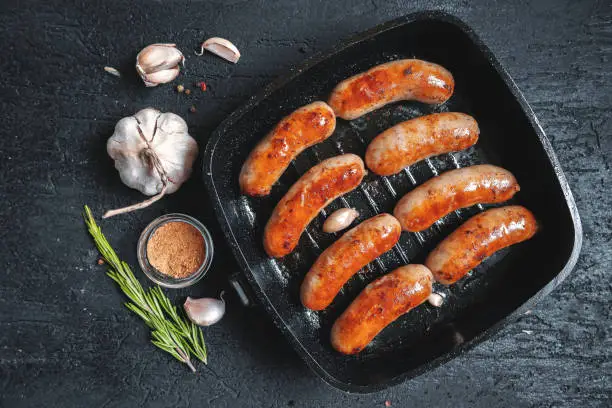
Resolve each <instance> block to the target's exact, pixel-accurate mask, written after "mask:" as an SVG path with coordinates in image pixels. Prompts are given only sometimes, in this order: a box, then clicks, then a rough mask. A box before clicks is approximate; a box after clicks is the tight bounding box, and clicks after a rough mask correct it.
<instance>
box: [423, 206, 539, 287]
mask: <svg viewBox="0 0 612 408" xmlns="http://www.w3.org/2000/svg"><path fill="white" fill-rule="evenodd" d="M537 229H538V225H537V223H536V220H535V217H534V216H533V214H532V213H531V211H529V210H528V209H526V208H525V207H521V206H519V205H513V206H507V207H501V208H493V209H490V210H487V211H484V212H482V213H480V214H476V215H475V216H473V217H472V218H470V219H469V220H467V221H466V222H465V223H463V225H461V226H460V227H459V228H457V229H456V230H455V231H453V233H452V234H450V235H449V236H448V237H446V238H445V239H444V240H443V241H442V242H441V243H440V244H439V245H438V246H437V247H436V248H435V249H434V250H433V251H432V252H431V253H430V254H429V256H428V257H427V260H426V261H425V265H427V267H428V268H429V269H431V272H432V273H433V274H434V277H435V278H436V280H437V281H438V282H440V283H443V284H445V285H450V284H451V283H455V282H457V281H458V280H459V279H461V278H462V277H463V276H465V274H467V273H468V272H469V271H470V270H472V269H474V268H475V267H476V266H478V265H479V264H480V263H481V262H482V261H483V260H484V259H485V258H486V257H488V256H491V255H492V254H493V253H494V252H495V251H498V250H500V249H502V248H505V247H507V246H510V245H513V244H516V243H519V242H522V241H525V240H528V239H529V238H531V237H532V236H533V235H534V234H535V233H536V231H537Z"/></svg>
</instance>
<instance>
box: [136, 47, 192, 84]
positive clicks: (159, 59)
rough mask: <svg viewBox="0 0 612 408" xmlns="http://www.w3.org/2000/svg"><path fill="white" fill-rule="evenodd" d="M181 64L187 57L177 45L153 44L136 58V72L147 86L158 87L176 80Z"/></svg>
mask: <svg viewBox="0 0 612 408" xmlns="http://www.w3.org/2000/svg"><path fill="white" fill-rule="evenodd" d="M180 63H183V64H184V63H185V57H184V56H183V54H182V53H181V52H180V51H179V50H178V49H177V48H176V44H151V45H149V46H148V47H145V48H144V49H143V50H142V51H140V52H139V53H138V55H137V56H136V71H138V74H139V75H140V77H141V78H142V80H143V81H144V83H145V85H146V86H149V87H151V86H157V85H159V84H165V83H166V82H170V81H172V80H174V78H176V77H177V76H178V74H179V64H180Z"/></svg>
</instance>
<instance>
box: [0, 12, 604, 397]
mask: <svg viewBox="0 0 612 408" xmlns="http://www.w3.org/2000/svg"><path fill="white" fill-rule="evenodd" d="M427 8H429V9H442V10H445V11H448V12H450V13H453V14H455V15H457V16H459V17H460V18H462V19H464V20H465V21H466V22H467V23H468V24H469V25H471V26H472V27H473V28H474V29H475V31H476V32H477V33H478V34H479V35H480V36H481V37H482V39H483V40H484V42H485V43H486V44H487V45H488V46H489V47H490V48H491V49H492V50H493V52H494V53H495V54H496V55H497V57H498V58H499V60H500V61H501V63H502V64H503V65H504V66H505V67H506V68H507V69H508V71H509V72H510V74H511V75H512V76H513V78H514V80H515V81H516V82H517V84H518V86H519V88H520V89H521V90H522V91H523V92H524V94H525V96H526V98H527V100H528V101H529V102H530V103H531V106H532V107H533V109H534V111H535V113H536V115H537V116H538V118H539V120H540V122H541V124H542V126H543V128H544V130H545V131H546V133H547V134H548V137H549V138H550V140H551V142H552V144H553V146H554V149H555V151H556V152H557V155H558V157H559V159H560V161H561V164H562V166H563V168H564V170H565V174H566V175H567V178H568V180H569V183H570V185H571V187H572V190H573V192H574V196H575V198H576V202H577V204H578V208H579V211H580V214H581V216H582V222H583V226H584V246H583V249H582V253H581V255H580V259H579V261H578V264H577V266H576V269H575V271H574V272H573V273H572V274H571V276H570V277H569V278H568V279H567V280H566V281H565V282H564V283H563V284H562V285H561V286H560V287H559V288H558V289H557V290H556V291H554V292H553V294H552V295H550V296H549V297H547V298H546V299H545V300H544V301H542V302H541V303H540V304H539V305H538V306H537V307H536V308H535V309H534V310H533V312H532V313H531V314H528V315H525V316H524V317H522V318H521V319H520V320H519V321H518V322H516V323H514V324H511V325H509V326H508V327H507V328H505V329H504V330H502V331H501V332H500V333H499V334H497V335H496V336H494V338H492V339H491V340H489V341H486V342H484V343H483V344H481V345H479V346H477V347H476V348H474V349H473V350H472V351H470V352H468V353H466V354H464V355H462V356H460V357H459V358H457V359H455V360H453V361H451V362H449V363H448V364H445V365H443V366H442V367H439V368H437V369H435V370H433V371H431V372H429V373H427V374H425V375H423V376H421V377H418V378H416V379H413V380H411V381H408V382H406V383H404V384H401V385H398V386H395V387H392V388H390V389H388V390H385V391H382V392H378V393H375V394H370V395H350V394H344V393H342V392H339V391H336V390H334V389H332V388H330V387H329V386H327V385H326V384H324V383H323V382H322V381H320V380H319V379H318V378H317V377H316V376H315V375H314V374H312V373H311V372H310V371H309V370H308V368H307V367H306V366H305V365H304V364H303V363H302V361H301V360H300V359H299V357H298V356H297V355H296V354H295V353H294V352H293V351H292V349H291V348H290V347H289V346H288V344H287V343H286V342H285V340H284V338H283V337H282V336H281V334H280V333H279V332H278V331H277V330H276V329H275V327H274V326H273V325H272V323H271V322H270V320H269V319H268V318H267V316H266V315H265V314H263V313H262V312H261V311H260V310H259V309H257V308H253V309H245V308H243V307H241V306H239V305H238V302H237V299H236V298H235V297H230V304H229V311H228V315H227V317H226V318H225V319H224V320H223V321H222V322H221V323H219V324H218V325H216V326H214V327H212V328H209V329H206V330H205V336H206V340H207V343H208V346H209V349H210V364H209V366H208V367H205V366H202V365H201V366H200V371H199V373H198V374H196V375H193V374H191V373H190V372H189V370H187V369H186V368H185V367H184V366H182V365H181V364H179V363H178V362H176V361H175V360H173V359H172V357H170V356H169V355H167V354H165V353H163V352H161V351H159V350H157V349H155V348H154V347H153V346H152V345H151V344H150V342H149V332H148V330H147V328H146V327H145V326H144V324H142V322H141V321H139V320H138V318H137V317H135V316H134V315H133V314H131V313H129V312H128V311H127V310H126V309H125V308H123V306H122V302H123V301H124V300H125V299H124V297H123V296H122V295H121V293H120V292H119V291H118V290H117V289H116V287H115V286H114V284H113V283H112V282H111V280H110V279H108V278H107V277H106V276H105V275H104V270H103V268H100V267H98V266H97V265H96V259H97V254H96V252H95V251H94V249H93V245H92V243H91V242H90V240H89V239H88V236H87V234H86V232H85V229H84V226H83V223H82V221H81V219H80V211H81V208H82V205H83V204H89V205H90V206H91V207H92V209H93V210H94V212H95V214H97V215H98V216H99V215H100V214H101V213H102V211H103V210H105V209H109V208H113V207H117V206H121V205H126V204H129V203H133V202H136V201H137V200H139V199H141V198H142V196H141V195H140V194H139V193H138V192H136V191H132V190H130V189H128V188H127V187H124V186H123V185H122V184H121V182H120V180H119V177H118V176H117V173H116V171H115V170H114V169H113V166H112V162H111V161H110V159H109V158H108V157H107V156H106V153H105V150H104V147H105V143H106V139H107V138H108V137H109V135H110V134H111V133H112V130H113V127H114V124H115V122H116V121H117V120H118V119H120V118H121V117H123V116H125V115H128V114H131V113H133V112H135V111H137V110H138V109H141V108H143V107H146V106H155V107H157V108H160V109H162V110H169V111H173V112H176V113H179V114H182V115H183V116H184V117H186V119H187V121H188V123H189V126H190V129H191V132H192V134H193V135H195V136H196V138H197V140H198V142H199V144H200V147H201V148H203V146H204V145H205V143H206V140H207V138H208V135H209V134H210V132H211V131H212V129H214V128H215V126H216V125H218V124H219V123H220V121H221V120H222V119H223V118H224V117H225V116H226V115H227V114H229V113H230V112H231V111H232V110H233V109H235V108H236V107H238V106H239V105H240V104H241V103H242V102H244V101H245V100H246V99H247V98H248V97H249V95H251V94H253V93H254V92H257V91H258V90H260V89H261V87H262V86H263V85H265V84H266V83H268V82H269V81H271V80H272V79H273V78H275V77H276V76H278V75H280V74H282V73H284V72H286V71H287V70H288V69H289V68H290V67H291V66H293V65H295V64H297V63H300V62H301V61H302V60H303V59H304V58H305V57H308V56H310V55H312V54H313V53H316V52H319V51H325V50H326V49H328V48H330V47H331V46H332V45H333V44H334V43H336V42H337V41H338V40H340V39H342V38H345V37H347V36H350V35H352V34H354V33H357V32H359V31H362V30H364V29H367V28H370V27H372V26H374V25H376V24H378V23H381V22H384V21H386V20H389V19H392V18H395V17H398V16H401V15H404V14H407V13H409V12H412V11H417V10H423V9H427ZM0 31H1V37H2V43H1V44H2V47H1V48H0V53H1V55H2V58H1V59H0V72H2V75H1V76H0V91H1V93H0V94H1V95H2V96H1V98H0V112H1V114H0V134H1V137H0V152H1V157H2V162H1V164H0V200H1V202H2V206H1V207H0V242H1V243H2V244H1V245H0V251H1V252H0V259H1V260H2V263H1V266H2V284H1V285H0V406H2V407H25V406H40V405H42V406H45V407H55V406H61V407H73V406H74V407H82V406H88V407H135V406H146V407H164V406H175V407H182V406H198V407H201V406H218V407H255V406H262V407H285V406H291V407H310V406H325V407H336V406H337V407H340V406H342V407H346V406H350V407H378V406H380V407H383V406H384V405H385V401H386V400H389V401H390V402H391V403H392V406H395V407H405V406H451V405H452V406H470V407H490V406H507V407H527V406H537V407H571V406H585V407H587V406H588V407H597V406H601V407H603V406H610V405H611V404H612V402H611V401H610V399H611V395H612V384H611V373H612V365H611V359H610V357H611V355H610V350H611V348H612V343H611V341H610V335H611V324H610V286H611V284H610V281H611V280H610V279H611V274H610V270H611V269H612V262H611V258H612V245H611V241H612V211H611V210H612V208H611V204H612V189H611V185H610V176H611V174H610V173H611V170H610V166H611V161H612V101H611V96H610V95H611V94H612V3H610V2H609V1H606V0H601V1H593V0H589V1H574V0H557V1H552V0H541V1H528V0H523V1H516V2H504V1H484V0H479V1H460V2H451V1H445V0H443V1H436V0H433V1H424V0H416V1H393V2H390V1H386V0H382V1H379V0H370V1H364V0H357V1H351V2H349V1H326V0H323V1H317V0H303V1H300V2H290V1H284V2H276V1H274V2H272V1H263V0H260V1H238V0H234V1H221V0H218V1H210V2H190V3H184V2H182V1H165V2H162V1H144V0H134V1H120V0H112V1H106V2H85V1H75V0H68V1H60V0H52V1H45V2H42V1H40V2H31V1H19V2H18V1H11V0H5V1H3V2H2V4H1V5H0ZM215 35H220V36H223V37H226V38H230V39H232V41H234V42H235V44H236V45H237V46H238V48H239V49H240V50H241V51H242V55H243V56H242V59H241V60H240V63H239V64H238V65H236V66H234V65H231V64H228V63H225V62H224V61H221V60H220V59H218V58H215V57H213V56H211V55H207V56H205V57H201V58H199V59H196V58H195V57H193V56H192V55H191V52H192V50H194V49H196V48H197V45H198V43H199V42H200V41H201V40H203V39H204V38H207V37H210V36H215ZM154 42H175V43H177V44H178V45H179V47H180V48H181V49H182V50H184V51H185V52H186V54H188V55H189V57H188V60H187V66H186V70H185V73H186V74H185V76H183V77H181V79H180V80H178V81H176V82H174V85H176V84H178V83H184V84H185V85H187V86H188V87H192V88H194V92H193V93H192V95H191V96H189V97H185V96H183V95H181V96H179V95H177V94H176V93H175V92H174V90H173V87H172V86H162V87H159V88H155V89H146V88H145V87H144V86H143V85H142V84H141V83H140V81H139V79H138V78H137V77H136V74H135V71H134V69H133V61H134V57H135V55H136V53H137V52H138V50H139V49H141V48H142V47H144V46H145V45H147V44H149V43H154ZM105 65H110V66H114V67H116V68H118V69H119V70H120V71H121V72H123V73H124V76H123V77H122V78H121V79H118V78H115V77H113V76H111V75H108V74H106V73H105V72H104V71H103V70H102V67H103V66H105ZM198 80H205V81H206V82H207V84H208V85H209V88H208V91H207V92H206V93H205V94H202V93H199V91H196V90H195V87H193V86H192V83H193V82H194V81H198ZM192 104H193V105H195V106H196V108H197V112H196V113H193V114H189V113H188V109H189V107H190V106H191V105H192ZM174 211H180V212H185V213H188V214H192V215H194V216H196V217H197V218H199V219H201V220H202V221H203V222H204V223H205V224H206V225H208V226H209V227H211V228H212V230H213V233H214V235H215V236H217V237H220V236H221V235H220V231H219V228H218V225H217V224H216V221H215V219H214V215H213V214H212V210H211V208H210V206H209V205H208V202H207V197H206V196H205V194H204V192H203V186H202V183H201V182H200V178H199V174H197V173H196V174H195V175H194V177H192V179H191V180H190V181H189V182H188V183H187V184H186V185H185V186H184V187H183V188H182V189H181V190H180V191H179V192H178V193H176V194H174V195H171V196H168V197H167V198H165V199H164V200H163V201H162V202H160V203H158V204H156V205H154V206H152V207H151V208H149V209H146V210H143V211H140V212H138V213H134V214H130V215H126V216H122V217H118V218H116V219H112V220H108V221H104V222H103V224H102V225H103V227H104V230H105V232H106V233H107V235H108V237H109V239H110V241H111V242H112V243H113V245H114V246H115V247H116V249H117V250H118V251H119V253H120V254H121V255H122V256H123V257H124V258H125V259H126V260H127V261H128V262H130V263H131V264H132V265H136V259H135V253H134V252H135V251H134V245H135V242H136V241H137V238H138V235H139V233H140V231H141V230H142V229H143V228H144V226H145V225H146V224H147V223H148V222H149V221H150V220H152V219H153V218H155V217H157V216H158V215H161V214H163V213H166V212H174ZM216 243H217V249H218V254H217V256H216V258H215V260H214V265H213V269H212V271H211V272H210V273H209V275H208V276H207V277H206V278H205V279H204V280H203V281H202V282H201V283H200V284H198V285H197V286H195V287H193V288H191V289H189V290H181V291H177V292H173V293H175V294H176V298H177V299H182V298H184V296H186V295H187V294H190V295H191V296H202V295H215V294H217V293H218V292H219V291H220V290H221V289H222V288H225V289H227V283H226V277H227V274H228V273H230V272H233V271H234V270H236V268H237V266H236V264H235V263H234V260H233V258H232V257H231V254H230V253H229V251H228V250H227V248H225V247H224V245H223V243H222V242H221V238H217V241H216Z"/></svg>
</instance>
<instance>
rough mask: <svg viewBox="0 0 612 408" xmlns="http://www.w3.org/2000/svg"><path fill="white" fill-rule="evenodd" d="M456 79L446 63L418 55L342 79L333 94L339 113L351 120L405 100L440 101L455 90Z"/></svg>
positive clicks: (332, 100) (336, 111)
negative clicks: (445, 66) (421, 57)
mask: <svg viewBox="0 0 612 408" xmlns="http://www.w3.org/2000/svg"><path fill="white" fill-rule="evenodd" d="M454 88H455V81H454V79H453V76H452V74H451V73H450V72H448V71H447V70H446V69H445V68H444V67H442V66H440V65H437V64H433V63H431V62H427V61H422V60H418V59H404V60H398V61H393V62H387V63H386V64H382V65H377V66H375V67H373V68H371V69H370V70H368V71H366V72H362V73H361V74H358V75H355V76H352V77H350V78H348V79H346V80H344V81H342V82H340V83H339V84H338V85H337V86H336V87H335V88H334V90H333V91H332V93H331V95H330V97H329V101H328V103H329V106H331V107H332V109H333V110H334V112H335V113H336V116H338V117H340V118H342V119H346V120H351V119H355V118H358V117H360V116H362V115H365V114H366V113H368V112H371V111H373V110H375V109H378V108H381V107H383V106H384V105H386V104H388V103H391V102H397V101H402V100H416V101H419V102H424V103H429V104H438V103H443V102H446V101H447V100H448V98H450V97H451V95H452V94H453V90H454Z"/></svg>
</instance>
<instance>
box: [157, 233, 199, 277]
mask: <svg viewBox="0 0 612 408" xmlns="http://www.w3.org/2000/svg"><path fill="white" fill-rule="evenodd" d="M205 257H206V248H205V246H204V237H203V236H202V234H201V233H200V231H198V229H197V228H196V227H194V226H193V225H191V224H188V223H186V222H182V221H171V222H168V223H166V224H163V225H162V226H161V227H159V228H157V229H156V230H155V232H154V233H153V234H152V235H151V237H150V238H149V241H148V242H147V259H148V260H149V263H150V264H151V265H152V266H153V267H154V268H155V269H157V270H158V271H159V272H161V273H163V274H164V275H168V276H172V277H173V278H186V277H187V276H189V275H191V274H192V273H194V272H195V271H197V270H198V268H199V267H200V266H201V265H202V263H203V262H204V258H205Z"/></svg>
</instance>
